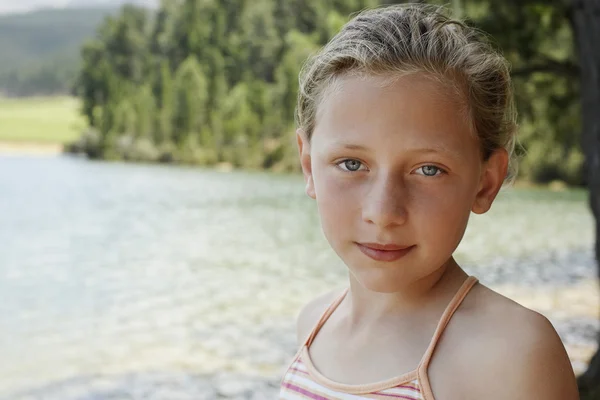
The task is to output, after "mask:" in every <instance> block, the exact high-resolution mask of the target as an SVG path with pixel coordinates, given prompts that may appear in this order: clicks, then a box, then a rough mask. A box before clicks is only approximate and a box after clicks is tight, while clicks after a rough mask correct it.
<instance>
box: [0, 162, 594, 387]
mask: <svg viewBox="0 0 600 400" xmlns="http://www.w3.org/2000/svg"><path fill="white" fill-rule="evenodd" d="M592 240H593V236H592V218H591V214H590V212H589V211H588V208H587V204H586V194H585V192H584V191H581V190H576V191H567V192H549V191H545V190H533V189H530V190H516V189H511V190H507V191H505V192H503V193H501V195H500V197H499V199H498V201H497V203H496V204H495V205H494V207H493V209H492V211H491V212H490V213H488V214H487V215H484V216H474V217H473V218H472V220H471V224H470V226H469V228H468V231H467V234H466V236H465V239H464V241H463V243H462V244H461V246H460V247H459V249H458V251H457V258H458V259H459V260H460V261H463V262H465V263H467V264H471V265H479V264H485V263H486V262H491V261H490V260H493V259H495V258H498V257H504V258H505V257H516V258H519V257H529V256H532V255H536V254H544V253H547V252H553V253H557V254H560V253H561V252H563V253H564V252H569V251H572V250H578V249H585V248H590V247H591V243H592ZM344 279H345V269H344V267H343V265H342V264H341V262H340V261H339V260H338V259H337V257H336V255H335V254H334V253H333V251H332V250H331V249H330V248H329V247H328V244H327V243H326V241H325V239H324V237H323V235H322V233H321V230H320V227H319V220H318V216H317V213H316V210H315V207H314V203H313V202H312V200H310V199H309V198H308V197H307V196H306V195H305V194H304V185H303V180H302V177H301V176H298V175H275V174H269V173H247V172H232V173H221V172H216V171H209V170H204V169H199V168H188V167H180V166H165V165H140V164H125V163H103V162H92V161H88V160H85V159H82V158H77V157H68V156H59V157H26V156H10V157H8V156H0V398H1V396H2V395H6V394H8V393H13V392H14V391H17V390H22V389H26V388H33V387H41V386H43V385H47V384H50V383H52V382H60V381H64V380H67V379H73V378H74V377H82V376H92V375H98V374H103V375H111V374H112V375H114V376H117V375H119V374H124V373H129V372H132V371H194V372H195V373H214V372H220V371H243V370H248V369H249V368H252V369H253V370H254V371H256V373H257V374H261V375H264V376H267V377H269V376H270V377H273V376H277V374H278V373H279V372H280V370H281V368H282V366H284V364H285V363H286V362H287V360H288V359H289V357H290V356H291V354H292V353H293V350H294V346H295V344H294V340H295V338H294V335H293V332H294V318H295V314H296V313H297V311H298V310H299V307H300V306H301V305H302V304H304V303H305V302H306V301H307V300H309V299H310V298H311V297H313V296H315V295H317V294H319V293H322V292H323V291H325V290H328V289H330V288H331V287H332V286H339V285H343V283H344Z"/></svg>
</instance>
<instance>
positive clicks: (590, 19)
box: [571, 0, 600, 397]
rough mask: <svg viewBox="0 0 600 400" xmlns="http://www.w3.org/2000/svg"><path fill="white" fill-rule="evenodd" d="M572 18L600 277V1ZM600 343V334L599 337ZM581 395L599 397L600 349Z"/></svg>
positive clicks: (577, 0) (580, 4)
mask: <svg viewBox="0 0 600 400" xmlns="http://www.w3.org/2000/svg"><path fill="white" fill-rule="evenodd" d="M572 5H573V9H572V11H571V21H572V24H573V30H574V32H575V38H576V45H577V50H578V54H579V63H580V69H581V81H582V85H581V86H582V87H581V110H582V117H583V119H582V128H583V131H582V137H581V144H582V147H583V151H584V153H585V171H586V180H587V185H588V188H589V201H590V208H591V209H592V213H593V215H594V219H595V225H596V245H595V254H596V261H597V263H598V273H599V277H600V114H599V111H600V46H599V45H598V40H599V38H600V3H599V2H598V1H597V0H573V4H572ZM598 340H599V343H600V337H599V338H598ZM579 386H580V391H581V393H582V394H588V393H592V392H595V395H596V397H600V395H599V394H600V390H599V389H600V349H599V350H598V351H597V352H596V354H595V355H594V356H593V357H592V359H591V361H590V365H589V367H588V369H587V371H586V372H585V373H584V374H583V375H582V376H581V377H579Z"/></svg>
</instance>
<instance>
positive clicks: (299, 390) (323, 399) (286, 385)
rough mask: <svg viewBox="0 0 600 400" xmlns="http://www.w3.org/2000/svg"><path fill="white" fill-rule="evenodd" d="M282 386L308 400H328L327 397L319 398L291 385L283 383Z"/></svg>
mask: <svg viewBox="0 0 600 400" xmlns="http://www.w3.org/2000/svg"><path fill="white" fill-rule="evenodd" d="M282 386H284V387H286V388H288V389H290V390H292V391H294V392H297V393H300V394H303V395H304V396H306V397H308V398H309V399H315V400H329V399H328V398H327V397H323V396H319V395H318V394H315V393H312V392H309V391H308V390H306V389H302V388H301V387H298V386H296V385H292V384H291V383H287V382H283V383H282Z"/></svg>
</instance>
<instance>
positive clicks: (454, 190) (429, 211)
mask: <svg viewBox="0 0 600 400" xmlns="http://www.w3.org/2000/svg"><path fill="white" fill-rule="evenodd" d="M436 189H438V190H435V191H433V190H432V191H429V192H427V193H420V195H419V196H418V198H413V200H414V201H413V202H412V209H411V210H410V211H412V214H413V217H414V219H416V220H419V221H421V223H417V224H416V226H415V228H416V229H419V230H425V229H426V230H427V231H428V232H426V234H427V235H430V236H431V237H434V238H436V240H435V242H438V243H443V242H448V243H450V242H452V243H453V242H455V241H457V240H460V238H462V235H463V234H464V231H465V228H466V224H467V222H468V219H469V215H470V213H471V203H472V196H471V194H470V191H469V190H468V189H467V188H465V187H461V186H460V185H459V184H456V183H455V184H451V185H447V186H446V185H445V186H444V187H439V188H436ZM425 221H427V223H425Z"/></svg>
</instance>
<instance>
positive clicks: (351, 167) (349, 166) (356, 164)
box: [337, 159, 363, 172]
mask: <svg viewBox="0 0 600 400" xmlns="http://www.w3.org/2000/svg"><path fill="white" fill-rule="evenodd" d="M337 165H340V166H342V165H343V167H342V169H343V170H344V171H348V172H356V171H358V170H359V169H360V167H361V166H362V165H363V164H362V163H361V162H360V161H358V160H353V159H347V160H344V161H341V162H339V163H338V164H337Z"/></svg>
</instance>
